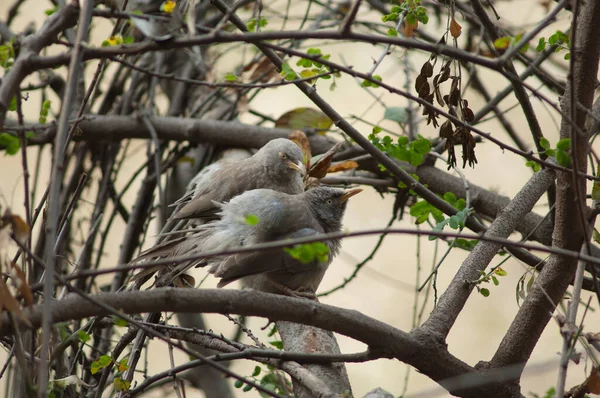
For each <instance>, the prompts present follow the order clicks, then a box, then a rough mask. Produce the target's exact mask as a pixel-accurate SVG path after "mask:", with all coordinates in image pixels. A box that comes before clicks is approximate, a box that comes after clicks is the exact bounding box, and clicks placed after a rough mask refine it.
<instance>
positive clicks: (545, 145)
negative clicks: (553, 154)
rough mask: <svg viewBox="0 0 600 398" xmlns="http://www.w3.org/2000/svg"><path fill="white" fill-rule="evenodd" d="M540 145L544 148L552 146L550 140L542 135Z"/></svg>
mask: <svg viewBox="0 0 600 398" xmlns="http://www.w3.org/2000/svg"><path fill="white" fill-rule="evenodd" d="M540 146H541V147H542V148H544V149H548V148H550V141H548V140H547V139H546V138H544V137H542V138H540Z"/></svg>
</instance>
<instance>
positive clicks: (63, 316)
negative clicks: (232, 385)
mask: <svg viewBox="0 0 600 398" xmlns="http://www.w3.org/2000/svg"><path fill="white" fill-rule="evenodd" d="M91 297H93V298H94V300H96V301H98V302H102V303H103V304H105V305H108V306H110V307H113V308H119V309H122V311H123V312H125V313H129V314H136V313H143V312H158V311H170V312H206V313H222V314H226V313H229V314H241V315H249V316H261V317H267V318H269V319H271V320H286V321H290V322H296V323H303V324H307V325H312V326H316V327H319V328H322V329H327V330H331V331H333V332H336V333H341V334H343V335H346V336H349V337H351V338H354V339H356V340H359V341H361V342H363V343H365V344H367V345H368V346H369V347H370V351H371V352H372V353H373V355H375V356H379V357H385V358H396V359H399V360H401V361H403V362H406V363H408V364H410V365H412V366H414V367H416V368H417V369H418V370H419V371H420V372H422V373H424V374H426V375H427V376H429V377H430V378H432V379H433V380H435V381H437V382H438V383H440V384H441V385H442V386H444V380H446V379H451V378H454V377H457V376H461V375H465V374H472V376H473V377H484V376H485V372H476V371H475V370H474V369H473V368H472V367H471V366H469V365H467V364H466V363H464V362H462V361H461V360H459V359H457V358H456V357H454V356H453V355H451V354H450V353H449V352H448V351H447V350H446V347H445V345H442V344H437V343H435V342H434V341H432V340H431V339H429V338H428V337H427V336H425V335H423V334H418V333H411V334H408V333H405V332H403V331H401V330H399V329H396V328H394V327H392V326H390V325H387V324H385V323H383V322H381V321H378V320H376V319H373V318H371V317H368V316H366V315H364V314H362V313H360V312H358V311H354V310H348V309H343V308H338V307H334V306H330V305H325V304H320V303H315V302H313V301H310V300H303V299H297V298H291V297H285V296H280V295H273V294H268V293H262V292H256V291H244V290H218V289H176V288H164V289H154V290H149V291H129V292H119V293H101V294H97V295H92V296H91ZM51 313H52V319H53V321H54V322H64V321H68V320H78V319H83V318H87V317H91V316H106V315H109V312H108V311H107V310H106V309H105V308H101V307H99V306H97V305H94V304H93V303H91V302H90V301H88V300H81V298H80V297H79V296H78V295H69V296H67V298H65V299H63V300H60V301H55V302H53V303H52V305H51ZM25 314H26V316H27V318H28V320H29V321H30V322H31V324H32V325H33V327H36V328H37V327H39V325H40V323H41V319H42V309H41V307H40V306H35V307H33V309H31V310H26V311H25ZM2 320H3V322H2V326H1V327H0V336H6V335H8V334H9V333H10V332H11V326H10V325H11V324H10V321H9V319H8V317H7V316H6V315H4V316H3V317H2ZM20 326H21V327H25V325H24V324H22V323H21V324H20ZM451 392H452V393H453V394H457V395H459V396H463V397H477V396H479V397H481V396H483V395H482V394H485V396H487V397H513V396H519V395H515V392H514V391H512V390H511V389H510V388H509V387H506V386H503V385H495V386H489V385H486V386H481V385H480V386H478V387H475V388H471V389H462V390H461V388H460V387H456V386H454V387H453V388H452V391H451Z"/></svg>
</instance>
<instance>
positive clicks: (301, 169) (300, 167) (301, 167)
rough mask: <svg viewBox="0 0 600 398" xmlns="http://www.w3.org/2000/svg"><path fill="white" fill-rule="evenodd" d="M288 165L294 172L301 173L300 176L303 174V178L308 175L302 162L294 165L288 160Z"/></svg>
mask: <svg viewBox="0 0 600 398" xmlns="http://www.w3.org/2000/svg"><path fill="white" fill-rule="evenodd" d="M286 165H287V166H288V167H289V168H290V169H293V170H297V171H299V172H300V174H302V176H305V175H306V166H304V163H302V162H301V161H298V163H294V162H292V161H291V160H288V161H287V162H286Z"/></svg>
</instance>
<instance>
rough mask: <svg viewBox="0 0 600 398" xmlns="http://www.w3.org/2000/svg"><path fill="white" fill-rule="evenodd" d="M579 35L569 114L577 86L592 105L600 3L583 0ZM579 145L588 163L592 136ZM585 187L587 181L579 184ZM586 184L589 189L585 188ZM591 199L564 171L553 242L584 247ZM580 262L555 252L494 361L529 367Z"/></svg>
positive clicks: (564, 130)
mask: <svg viewBox="0 0 600 398" xmlns="http://www.w3.org/2000/svg"><path fill="white" fill-rule="evenodd" d="M574 29H576V30H577V35H576V36H577V39H576V42H575V43H574V48H573V49H572V52H574V53H575V65H574V69H573V70H572V71H571V73H572V74H573V77H574V82H575V87H572V86H571V85H569V87H568V88H567V90H566V95H565V96H564V97H563V106H562V107H563V113H564V114H568V113H569V111H568V110H569V109H570V100H569V99H570V97H571V94H570V93H571V90H574V94H575V96H574V99H575V100H576V101H578V102H579V103H581V104H583V106H584V107H585V108H587V109H591V107H592V100H593V95H594V85H593V84H590V82H593V81H596V77H597V73H598V59H599V55H600V41H598V40H597V38H598V37H599V35H600V2H598V1H586V2H582V6H581V12H580V14H579V21H578V26H575V27H574ZM585 116H586V112H585V110H579V109H578V111H577V115H576V118H575V119H576V121H577V125H578V126H579V127H580V128H583V127H584V125H585V119H586V117H585ZM570 132H571V126H570V123H567V122H566V121H565V120H564V119H563V122H562V124H561V132H560V136H561V138H570ZM573 145H578V148H577V154H578V158H577V159H573V161H575V162H577V164H578V168H579V169H580V170H583V169H585V168H586V164H587V162H586V156H587V151H588V144H587V140H586V139H583V137H578V140H576V141H574V142H573ZM579 185H580V186H581V187H585V184H584V183H583V182H580V184H579ZM583 189H585V188H583ZM576 198H578V199H576ZM582 198H585V192H582V191H579V192H578V191H576V190H575V189H574V187H573V179H572V175H571V174H570V173H563V172H560V173H559V174H558V181H557V196H556V220H555V228H554V234H553V246H554V247H557V248H561V249H569V250H579V249H580V248H581V244H582V242H583V233H582V231H583V230H582V228H585V227H586V225H582V224H581V222H580V217H579V215H578V213H579V212H578V210H577V201H578V200H579V199H582ZM576 266H577V261H576V260H574V259H567V258H564V257H559V256H554V255H552V256H550V259H549V260H548V262H547V265H546V267H544V269H543V271H542V272H541V273H540V276H539V277H538V278H537V279H536V282H535V283H534V284H533V286H532V289H531V290H530V291H529V294H528V295H527V297H526V299H525V302H524V303H523V305H522V306H521V308H520V309H519V312H518V313H517V315H516V317H515V319H514V320H513V322H512V324H511V326H510V328H509V330H508V331H507V333H506V335H505V336H504V338H503V340H502V342H501V343H500V346H499V347H498V350H497V351H496V353H495V355H494V357H493V359H492V361H491V365H492V366H493V367H503V366H507V365H512V364H515V365H516V364H519V365H520V366H522V367H524V366H525V363H526V362H527V360H528V359H529V356H530V355H531V352H532V351H533V348H534V347H535V346H536V344H537V342H538V339H539V336H540V335H541V333H542V331H543V330H544V328H545V327H546V324H547V323H548V321H549V320H550V317H551V316H552V313H553V312H554V309H555V308H556V305H557V304H558V302H559V301H560V300H562V297H563V295H564V292H565V290H566V289H567V287H568V284H569V282H570V281H571V280H572V279H573V275H574V273H575V269H576Z"/></svg>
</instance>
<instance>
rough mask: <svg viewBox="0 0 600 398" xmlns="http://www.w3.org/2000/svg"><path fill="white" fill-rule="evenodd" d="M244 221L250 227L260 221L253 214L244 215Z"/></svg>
mask: <svg viewBox="0 0 600 398" xmlns="http://www.w3.org/2000/svg"><path fill="white" fill-rule="evenodd" d="M244 221H245V222H246V224H248V225H250V226H251V227H253V226H255V225H256V224H258V222H259V221H260V220H259V218H258V216H256V215H255V214H248V215H247V216H246V218H245V219H244Z"/></svg>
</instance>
